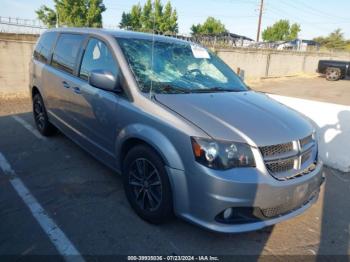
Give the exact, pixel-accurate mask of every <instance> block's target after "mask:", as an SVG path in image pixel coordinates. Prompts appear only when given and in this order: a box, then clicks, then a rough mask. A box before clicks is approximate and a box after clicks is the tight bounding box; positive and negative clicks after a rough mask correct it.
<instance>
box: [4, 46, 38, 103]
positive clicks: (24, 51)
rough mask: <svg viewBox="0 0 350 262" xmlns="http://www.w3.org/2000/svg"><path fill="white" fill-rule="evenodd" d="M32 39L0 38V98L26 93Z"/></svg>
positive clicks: (25, 94)
mask: <svg viewBox="0 0 350 262" xmlns="http://www.w3.org/2000/svg"><path fill="white" fill-rule="evenodd" d="M33 48H34V42H32V41H18V40H7V39H6V40H0V99H1V98H3V97H4V98H13V97H23V96H27V95H28V83H29V61H30V57H31V55H32V52H33Z"/></svg>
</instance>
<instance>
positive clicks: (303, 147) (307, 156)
mask: <svg viewBox="0 0 350 262" xmlns="http://www.w3.org/2000/svg"><path fill="white" fill-rule="evenodd" d="M259 149H260V152H261V154H262V156H263V158H264V161H265V165H266V168H267V169H268V170H269V172H270V173H271V175H272V176H274V177H275V178H276V179H279V180H286V179H291V178H295V177H298V176H301V175H305V174H307V173H310V172H311V171H312V170H311V169H310V168H309V167H310V166H311V165H313V164H315V162H316V154H317V153H316V150H317V146H316V144H315V141H314V139H313V137H312V135H308V136H306V137H304V138H302V139H300V140H297V141H292V142H288V143H284V144H277V145H271V146H262V147H260V148H259ZM310 170H311V171H310Z"/></svg>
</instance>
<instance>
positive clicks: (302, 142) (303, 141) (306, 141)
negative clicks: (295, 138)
mask: <svg viewBox="0 0 350 262" xmlns="http://www.w3.org/2000/svg"><path fill="white" fill-rule="evenodd" d="M311 142H313V139H312V135H309V136H307V137H304V138H303V139H300V146H301V148H304V147H305V146H306V145H307V144H309V143H311Z"/></svg>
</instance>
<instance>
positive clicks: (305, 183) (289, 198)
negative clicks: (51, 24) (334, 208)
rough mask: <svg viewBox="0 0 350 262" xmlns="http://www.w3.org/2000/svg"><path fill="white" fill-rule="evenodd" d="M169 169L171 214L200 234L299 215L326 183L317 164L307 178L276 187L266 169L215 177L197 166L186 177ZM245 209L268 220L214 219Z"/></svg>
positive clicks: (217, 173) (236, 229)
mask: <svg viewBox="0 0 350 262" xmlns="http://www.w3.org/2000/svg"><path fill="white" fill-rule="evenodd" d="M167 169H168V174H169V177H170V181H171V184H172V189H173V196H174V211H175V213H176V214H177V215H178V216H180V217H182V218H184V219H186V220H188V221H190V222H193V223H195V224H197V225H200V226H202V227H204V228H207V229H210V230H213V231H217V232H224V233H238V232H246V231H253V230H257V229H261V228H263V227H266V226H270V225H273V224H276V223H279V222H282V221H284V220H287V219H289V218H292V217H295V216H297V215H299V214H301V213H303V212H304V211H305V210H306V209H308V208H309V207H310V206H311V205H312V204H313V203H315V202H316V201H317V199H318V195H319V191H320V186H321V184H322V183H323V181H324V177H323V174H322V164H321V163H318V165H317V166H316V168H315V170H314V171H312V172H311V173H309V174H306V175H304V176H302V177H298V178H295V179H291V180H287V181H278V180H277V179H275V178H273V177H272V176H271V175H270V174H269V173H268V172H267V171H266V169H265V170H264V169H260V170H259V169H258V168H241V169H232V170H227V171H217V170H212V169H208V168H206V167H203V166H201V165H198V164H195V165H194V166H193V167H192V168H191V170H188V171H186V172H184V171H181V170H177V169H171V168H167ZM249 207H251V208H254V210H264V211H265V212H261V214H265V215H268V216H265V215H263V216H259V217H256V219H255V220H252V219H247V221H246V222H244V221H243V222H242V221H240V222H239V223H235V222H230V221H228V222H223V221H220V220H218V219H217V218H218V215H219V214H221V213H222V212H223V211H224V210H225V209H227V208H249ZM271 210H272V211H271ZM279 210H280V212H279ZM271 212H272V213H271ZM273 212H275V213H273Z"/></svg>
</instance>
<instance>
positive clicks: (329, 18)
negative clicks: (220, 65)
mask: <svg viewBox="0 0 350 262" xmlns="http://www.w3.org/2000/svg"><path fill="white" fill-rule="evenodd" d="M145 1H146V0H123V1H121V0H104V1H103V2H104V4H105V6H106V8H107V10H106V11H105V12H104V13H103V23H104V25H105V26H106V27H115V26H117V25H118V24H119V22H120V18H121V14H122V12H123V11H129V10H130V8H131V6H132V5H134V4H137V3H140V4H141V5H143V3H144V2H145ZM165 2H166V0H163V3H165ZM171 3H172V5H173V7H175V8H176V10H177V12H178V23H179V33H182V34H189V33H190V27H191V25H192V24H197V23H203V22H204V21H205V19H206V18H207V17H208V16H213V17H215V18H218V19H220V20H221V22H223V23H224V24H225V26H226V28H227V29H228V30H229V31H230V32H232V33H236V34H241V35H245V36H247V37H250V38H253V39H255V38H256V32H257V21H258V13H259V11H258V10H259V3H260V0H187V1H186V0H171ZM43 4H45V5H47V6H50V7H53V1H52V0H0V16H5V17H9V16H10V17H18V18H26V19H35V18H36V14H35V10H36V9H38V8H39V7H40V6H41V5H43ZM263 10H264V11H263V17H262V29H264V28H266V27H267V26H270V25H272V24H273V23H274V22H276V21H278V20H279V19H288V20H289V21H290V22H291V23H298V24H300V25H301V32H300V34H299V36H300V38H303V39H312V38H314V37H317V36H321V35H323V36H324V35H328V34H329V33H330V32H332V31H334V30H335V29H336V28H341V29H342V31H343V33H344V36H345V37H346V38H348V39H350V15H349V10H350V0H333V1H326V0H264V9H263Z"/></svg>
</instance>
